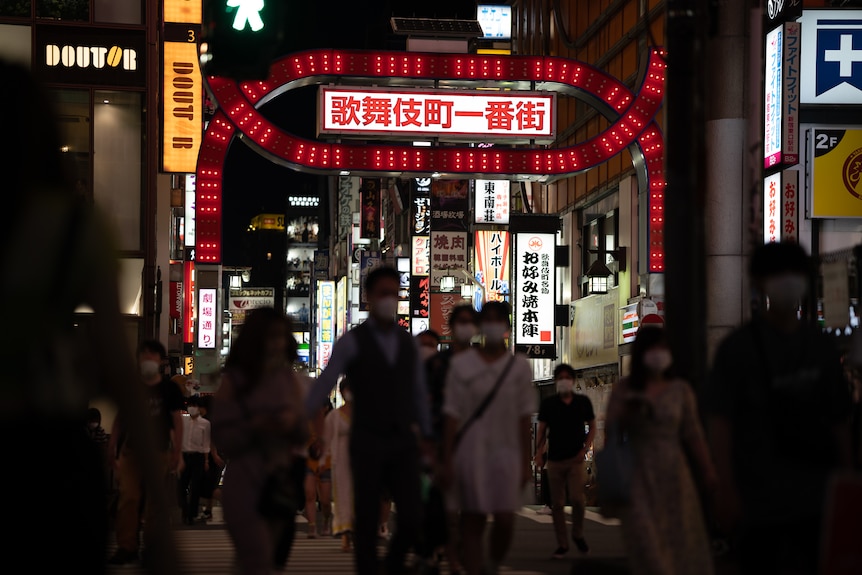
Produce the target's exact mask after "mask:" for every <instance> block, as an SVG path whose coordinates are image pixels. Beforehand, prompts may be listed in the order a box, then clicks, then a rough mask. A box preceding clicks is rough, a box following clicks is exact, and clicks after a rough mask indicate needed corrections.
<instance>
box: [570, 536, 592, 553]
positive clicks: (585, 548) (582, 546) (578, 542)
mask: <svg viewBox="0 0 862 575" xmlns="http://www.w3.org/2000/svg"><path fill="white" fill-rule="evenodd" d="M574 542H575V547H577V548H578V551H580V552H581V553H589V551H590V546H589V545H587V542H586V540H584V538H583V537H578V538H576V539H574Z"/></svg>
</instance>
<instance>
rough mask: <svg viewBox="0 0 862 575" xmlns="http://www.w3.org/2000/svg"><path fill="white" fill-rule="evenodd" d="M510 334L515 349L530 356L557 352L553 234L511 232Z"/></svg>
mask: <svg viewBox="0 0 862 575" xmlns="http://www.w3.org/2000/svg"><path fill="white" fill-rule="evenodd" d="M514 236H515V240H514V244H515V245H514V248H515V249H514V261H513V274H512V285H513V290H512V291H513V293H514V297H513V304H512V313H513V319H514V322H513V324H514V325H513V328H512V331H513V334H514V343H515V349H516V351H520V352H522V353H526V354H527V355H528V356H530V357H546V358H553V357H555V356H556V337H555V333H556V329H555V312H556V309H555V304H556V297H555V285H556V279H555V276H556V267H555V266H556V262H555V261H554V255H555V251H556V234H553V233H544V232H535V233H534V232H519V233H516V234H514Z"/></svg>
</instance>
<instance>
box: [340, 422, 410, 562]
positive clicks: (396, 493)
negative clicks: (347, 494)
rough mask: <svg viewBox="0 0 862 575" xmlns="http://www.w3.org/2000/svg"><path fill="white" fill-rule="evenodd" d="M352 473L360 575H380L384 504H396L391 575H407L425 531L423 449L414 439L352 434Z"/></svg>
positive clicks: (405, 435)
mask: <svg viewBox="0 0 862 575" xmlns="http://www.w3.org/2000/svg"><path fill="white" fill-rule="evenodd" d="M350 461H351V467H352V470H353V500H354V511H355V515H356V519H355V521H356V524H355V530H354V542H355V551H354V552H355V560H356V573H357V575H378V572H379V566H378V560H377V537H378V533H377V530H378V526H379V523H380V501H381V499H382V498H383V494H384V493H387V494H389V495H391V497H392V500H393V501H394V503H395V508H396V517H395V532H394V533H393V535H392V540H391V541H390V542H389V550H388V553H387V554H386V570H387V573H388V575H399V574H401V573H403V572H404V569H405V566H404V560H405V558H406V556H407V552H408V551H409V550H410V549H411V548H412V547H415V546H416V543H417V542H418V540H419V533H420V529H421V525H422V487H421V481H420V465H419V445H418V442H417V440H416V437H415V436H414V435H413V434H412V433H401V434H389V435H379V434H376V433H371V432H368V431H365V430H362V429H355V428H354V429H353V430H352V432H351V437H350Z"/></svg>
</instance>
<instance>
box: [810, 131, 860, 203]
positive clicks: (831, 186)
mask: <svg viewBox="0 0 862 575" xmlns="http://www.w3.org/2000/svg"><path fill="white" fill-rule="evenodd" d="M810 147H811V149H812V153H813V158H812V160H811V217H813V218H859V217H862V181H860V177H862V130H840V129H838V130H835V129H821V128H813V129H812V130H811V140H810Z"/></svg>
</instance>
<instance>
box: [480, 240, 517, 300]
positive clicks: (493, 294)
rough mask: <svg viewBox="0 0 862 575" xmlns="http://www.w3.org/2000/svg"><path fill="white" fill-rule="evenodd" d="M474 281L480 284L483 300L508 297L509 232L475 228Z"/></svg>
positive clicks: (505, 298)
mask: <svg viewBox="0 0 862 575" xmlns="http://www.w3.org/2000/svg"><path fill="white" fill-rule="evenodd" d="M475 234H476V238H475V241H474V244H475V247H476V260H475V262H476V263H475V265H476V281H477V282H478V283H479V285H481V286H482V288H483V292H484V297H483V301H482V303H484V302H487V301H506V300H508V299H509V258H510V257H511V255H510V250H509V237H510V236H509V232H504V231H501V230H476V232H475Z"/></svg>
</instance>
